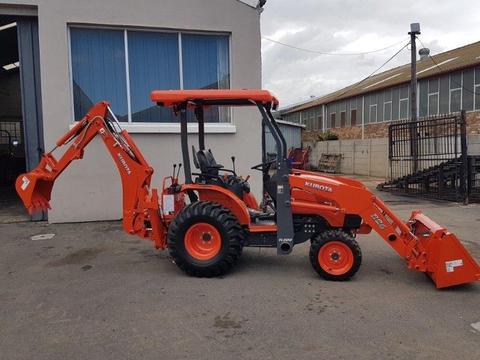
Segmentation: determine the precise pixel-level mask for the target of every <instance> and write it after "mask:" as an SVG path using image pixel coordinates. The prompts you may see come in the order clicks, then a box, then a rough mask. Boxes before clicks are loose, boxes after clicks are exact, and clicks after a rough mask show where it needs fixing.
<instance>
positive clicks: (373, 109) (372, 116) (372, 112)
mask: <svg viewBox="0 0 480 360" xmlns="http://www.w3.org/2000/svg"><path fill="white" fill-rule="evenodd" d="M368 117H369V119H370V123H375V122H377V104H374V105H370V113H369V114H368Z"/></svg>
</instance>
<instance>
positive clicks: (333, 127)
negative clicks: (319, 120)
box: [330, 111, 337, 129]
mask: <svg viewBox="0 0 480 360" xmlns="http://www.w3.org/2000/svg"><path fill="white" fill-rule="evenodd" d="M332 116H333V121H334V124H333V125H335V126H332ZM336 125H337V112H336V111H332V112H331V113H330V129H335V128H336V127H337V126H336Z"/></svg>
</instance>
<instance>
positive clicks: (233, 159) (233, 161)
mask: <svg viewBox="0 0 480 360" xmlns="http://www.w3.org/2000/svg"><path fill="white" fill-rule="evenodd" d="M231 159H232V166H233V173H234V174H235V176H237V172H236V171H235V156H232V157H231Z"/></svg>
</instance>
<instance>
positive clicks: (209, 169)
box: [197, 149, 223, 176]
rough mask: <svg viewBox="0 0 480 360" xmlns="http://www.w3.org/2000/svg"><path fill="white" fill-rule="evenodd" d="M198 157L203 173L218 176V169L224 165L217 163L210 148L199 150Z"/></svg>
mask: <svg viewBox="0 0 480 360" xmlns="http://www.w3.org/2000/svg"><path fill="white" fill-rule="evenodd" d="M197 159H198V164H199V166H200V171H201V173H202V174H207V175H212V176H218V170H220V169H222V168H223V165H221V164H218V163H217V161H216V160H215V158H214V157H213V154H212V150H210V149H208V150H198V152H197Z"/></svg>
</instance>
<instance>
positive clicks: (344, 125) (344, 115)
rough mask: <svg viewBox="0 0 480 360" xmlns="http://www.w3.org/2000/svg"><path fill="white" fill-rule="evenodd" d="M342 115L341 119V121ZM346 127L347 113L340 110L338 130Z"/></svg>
mask: <svg viewBox="0 0 480 360" xmlns="http://www.w3.org/2000/svg"><path fill="white" fill-rule="evenodd" d="M342 115H343V119H342ZM344 127H347V111H346V110H341V111H340V128H344Z"/></svg>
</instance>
